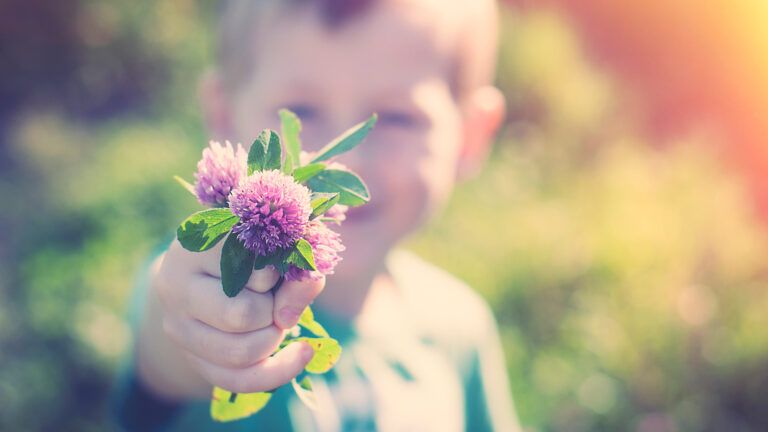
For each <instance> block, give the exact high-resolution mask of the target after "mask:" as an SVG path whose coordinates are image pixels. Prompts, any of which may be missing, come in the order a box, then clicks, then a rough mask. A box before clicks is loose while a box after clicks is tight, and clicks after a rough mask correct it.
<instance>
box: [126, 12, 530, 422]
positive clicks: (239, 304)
mask: <svg viewBox="0 0 768 432" xmlns="http://www.w3.org/2000/svg"><path fill="white" fill-rule="evenodd" d="M495 13H496V11H495V6H494V4H493V3H492V0H482V1H481V0H453V1H451V2H443V1H439V0H371V1H361V0H357V1H354V0H346V1H340V0H336V1H333V0H326V1H301V0H262V1H241V2H230V3H228V4H227V5H226V7H225V10H224V14H223V18H222V22H221V35H220V46H219V59H218V60H219V65H218V68H217V69H216V70H215V71H212V72H211V73H209V74H208V75H207V76H206V77H205V78H204V79H203V81H202V85H201V95H202V102H203V107H204V111H205V117H206V120H207V122H208V126H209V129H210V131H211V135H212V136H213V138H215V139H221V140H223V139H229V140H231V141H240V142H243V143H250V142H251V140H252V138H253V137H255V136H256V135H257V134H258V132H259V131H260V130H261V129H262V128H265V127H270V128H273V129H278V128H279V124H278V118H277V111H278V109H279V108H283V107H285V108H288V109H290V110H292V111H294V112H295V113H296V114H298V115H299V117H300V118H301V120H302V123H303V132H302V138H303V141H304V143H305V148H307V149H308V150H317V149H319V148H320V147H321V146H322V145H323V144H325V143H326V142H327V141H329V140H330V139H331V138H333V137H334V136H335V135H337V134H338V133H339V132H341V131H343V130H345V129H346V128H348V127H349V126H350V125H352V124H355V123H357V122H359V121H360V120H362V119H364V118H366V117H367V116H368V115H370V113H372V112H377V113H378V115H379V121H378V124H377V125H376V128H375V129H374V131H373V132H372V133H371V134H370V135H369V137H368V138H367V140H366V142H365V143H364V144H363V145H361V146H360V147H358V148H357V149H355V150H354V151H353V152H350V153H348V154H347V155H345V156H344V157H343V158H342V159H341V160H340V161H341V162H343V163H345V164H346V165H347V166H349V167H350V168H352V169H354V170H355V171H357V172H359V173H361V175H362V176H363V178H365V180H366V182H367V183H368V185H369V187H370V189H371V196H372V201H371V203H370V204H368V205H366V206H363V207H361V208H355V209H352V210H351V211H350V212H349V214H348V215H347V220H346V221H345V222H344V223H343V224H342V225H341V227H339V228H338V231H339V232H340V233H341V236H342V240H343V242H344V243H345V246H346V248H347V250H346V252H345V254H344V255H343V257H344V261H343V262H342V263H341V264H340V265H339V266H338V267H337V270H336V274H334V275H333V276H331V277H330V278H329V279H328V283H327V286H326V281H325V280H320V281H314V280H309V279H308V280H305V281H299V282H289V283H285V284H283V285H282V287H281V288H280V289H279V290H278V291H277V292H276V293H274V295H273V293H272V292H270V287H271V286H273V284H274V283H275V281H276V280H277V275H276V274H275V272H274V271H273V270H271V269H269V268H268V269H264V270H260V271H254V272H253V274H252V276H251V279H250V280H249V282H248V284H247V286H246V288H247V289H245V290H243V292H241V293H240V295H238V296H237V297H235V298H231V299H230V298H227V297H225V296H224V294H223V293H222V292H221V289H220V281H219V279H218V277H219V270H218V263H219V254H220V247H219V248H215V249H213V250H211V251H208V252H206V253H197V254H195V253H189V252H187V251H185V250H184V249H182V248H181V247H180V246H179V244H178V242H176V241H174V242H173V243H172V244H171V246H170V247H169V249H168V250H167V251H166V252H165V253H164V254H162V255H161V256H160V257H159V258H158V259H157V260H156V261H155V263H154V264H153V266H152V268H151V270H150V274H149V282H148V292H147V298H146V302H145V304H146V306H145V310H144V312H143V319H142V323H141V325H140V332H139V336H138V341H137V353H136V359H135V367H134V369H135V373H134V374H133V379H132V380H129V381H130V382H129V383H128V384H127V385H126V386H124V387H125V388H124V389H123V390H122V393H121V396H120V397H121V399H120V401H119V410H120V412H119V417H120V419H121V422H122V424H123V426H125V427H127V428H134V429H140V430H151V429H163V428H167V429H168V430H185V431H186V430H197V429H216V428H217V427H218V428H220V429H222V430H268V431H276V430H377V429H380V430H398V431H399V430H414V431H426V430H435V431H451V430H471V431H481V430H500V431H515V430H519V427H518V425H517V423H516V419H515V415H514V410H513V406H512V402H511V398H510V397H509V393H508V389H507V376H506V373H505V370H504V363H503V358H502V355H501V347H500V344H499V340H498V335H497V332H496V328H495V323H494V321H493V318H492V315H491V314H490V312H489V309H488V307H487V305H485V304H484V303H483V302H482V300H480V298H479V297H478V296H477V295H476V294H474V293H473V292H472V291H471V290H470V289H469V288H467V287H465V286H464V285H462V284H461V283H459V282H458V281H456V280H455V279H453V278H452V277H451V276H449V275H447V274H445V273H443V272H441V271H439V270H437V269H435V268H434V267H431V266H429V265H428V264H426V263H423V262H421V261H419V260H418V259H416V258H415V257H412V256H410V255H407V254H405V253H403V252H394V251H393V249H394V248H395V246H396V244H397V243H398V242H399V241H400V240H401V239H402V238H403V237H404V236H406V235H407V234H409V233H410V232H412V231H413V230H414V229H416V228H418V227H419V226H420V225H421V224H422V223H423V221H424V220H425V218H426V217H428V216H429V215H430V214H431V213H433V212H434V211H435V210H436V209H437V208H439V207H440V206H441V205H442V204H443V203H444V202H445V200H446V199H447V197H448V195H449V193H450V191H451V189H452V187H453V183H454V180H455V178H456V177H457V175H461V174H463V173H467V172H470V171H472V170H473V169H475V168H477V167H478V166H479V164H480V163H481V162H482V160H483V159H484V157H485V156H486V154H487V151H488V147H489V143H490V141H491V139H492V137H493V134H494V132H495V130H496V128H497V127H498V125H499V123H500V122H501V120H502V117H503V111H504V103H503V98H502V97H501V95H500V93H499V92H498V90H496V89H495V88H494V87H492V86H491V84H490V83H491V80H492V76H493V69H494V56H495V43H496V41H495V38H496V34H495V31H496V28H495V26H496V23H495V20H496V16H495ZM320 291H324V292H323V295H322V296H319V297H317V296H318V294H319V293H320ZM315 297H317V298H316V299H315ZM313 300H314V304H313V308H314V310H315V314H316V315H317V316H318V319H319V320H320V322H322V323H323V324H324V325H325V326H326V327H327V328H328V329H329V332H330V333H331V334H332V335H333V336H334V337H336V338H338V339H339V341H340V342H341V344H342V346H343V347H344V353H343V355H342V358H341V360H340V361H339V363H338V364H337V366H336V367H335V368H334V369H333V371H332V372H331V373H329V374H327V375H326V376H324V377H323V378H318V379H315V385H314V387H315V392H316V394H317V398H318V404H319V406H320V409H319V410H317V411H310V410H308V409H307V408H305V407H304V406H303V405H301V403H300V402H298V401H297V400H296V399H295V398H293V397H292V396H291V391H290V389H282V388H281V389H280V390H278V391H277V392H275V395H274V396H273V398H272V401H271V402H270V403H269V405H268V406H267V408H265V409H264V410H263V411H262V412H260V413H258V414H256V415H254V416H252V417H250V418H248V419H246V420H243V421H240V422H235V423H229V424H215V423H213V422H212V421H211V420H210V419H209V413H208V403H209V402H208V401H209V398H210V391H211V385H217V386H220V387H223V388H226V389H228V390H232V391H236V392H240V393H250V392H256V391H265V390H271V389H274V388H276V387H278V386H281V385H282V384H285V383H287V382H289V381H290V379H291V378H292V377H294V376H295V375H297V374H298V373H299V372H300V371H301V370H302V369H303V367H304V365H305V364H306V362H307V361H308V360H309V359H310V358H311V354H312V351H311V349H310V348H309V347H308V346H306V345H304V344H298V343H297V344H292V345H290V346H289V347H287V348H286V349H284V350H283V351H281V352H280V353H279V354H277V355H275V356H274V357H269V354H270V353H271V352H272V351H273V350H274V348H275V347H276V346H277V344H279V342H280V340H281V338H282V335H283V333H284V331H285V330H286V329H289V328H291V327H292V326H293V325H295V324H296V322H297V320H298V315H299V313H300V312H301V311H302V310H303V309H304V307H305V306H306V305H307V304H309V303H311V302H313Z"/></svg>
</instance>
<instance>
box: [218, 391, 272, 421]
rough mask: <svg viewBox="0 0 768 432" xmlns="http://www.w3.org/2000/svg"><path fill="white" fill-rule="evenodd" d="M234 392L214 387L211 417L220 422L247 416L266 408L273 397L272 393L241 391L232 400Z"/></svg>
mask: <svg viewBox="0 0 768 432" xmlns="http://www.w3.org/2000/svg"><path fill="white" fill-rule="evenodd" d="M231 395H232V392H229V391H227V390H224V389H222V388H219V387H214V388H213V396H212V399H211V418H212V419H214V420H216V421H220V422H230V421H233V420H239V419H242V418H246V417H248V416H251V415H253V414H256V413H257V412H259V411H261V409H262V408H264V407H265V406H266V405H267V403H268V402H269V400H270V399H271V398H272V393H268V392H260V393H239V394H238V395H237V398H236V399H235V401H234V402H230V396H231Z"/></svg>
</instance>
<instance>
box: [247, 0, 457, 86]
mask: <svg viewBox="0 0 768 432" xmlns="http://www.w3.org/2000/svg"><path fill="white" fill-rule="evenodd" d="M409 1H413V0H409ZM403 3H405V2H403V0H399V1H398V2H382V3H378V4H376V5H374V6H373V7H372V8H371V9H370V10H369V11H367V12H366V14H365V15H364V16H362V17H360V18H359V19H357V20H355V21H351V22H349V23H347V24H346V25H344V26H343V27H341V28H328V27H327V26H325V25H324V24H323V23H322V22H321V20H320V19H319V17H318V16H317V14H316V13H313V11H312V10H311V9H304V10H299V11H292V12H284V13H283V16H281V17H280V19H279V21H278V22H275V23H274V26H273V28H268V29H264V31H262V32H259V33H260V34H257V35H254V41H253V45H252V46H251V49H253V50H254V52H252V53H251V54H252V55H253V56H255V57H256V58H257V62H256V65H255V69H254V70H253V73H255V74H256V75H257V76H260V77H262V78H264V79H265V80H267V81H272V82H273V81H274V80H279V81H288V82H293V83H295V84H297V85H300V84H301V83H302V82H312V81H317V80H319V79H322V78H323V77H325V78H330V77H328V75H331V74H333V75H339V74H340V75H343V77H344V78H347V79H349V78H354V77H362V78H367V79H369V80H374V81H376V80H381V79H382V78H387V77H388V78H391V79H392V80H393V81H397V80H398V79H404V78H408V77H411V78H413V79H418V78H419V77H420V76H424V75H430V74H431V75H434V74H437V73H447V70H448V68H449V66H450V56H449V55H448V52H449V50H450V49H449V46H450V43H451V40H450V38H451V35H450V33H449V32H447V31H445V30H444V29H443V27H444V26H440V25H438V23H437V22H436V21H437V20H431V21H430V20H428V19H426V17H424V16H423V15H422V14H420V13H419V12H423V10H420V9H418V8H415V9H408V8H404V7H403ZM284 22H290V25H280V23H284ZM371 84H375V83H371Z"/></svg>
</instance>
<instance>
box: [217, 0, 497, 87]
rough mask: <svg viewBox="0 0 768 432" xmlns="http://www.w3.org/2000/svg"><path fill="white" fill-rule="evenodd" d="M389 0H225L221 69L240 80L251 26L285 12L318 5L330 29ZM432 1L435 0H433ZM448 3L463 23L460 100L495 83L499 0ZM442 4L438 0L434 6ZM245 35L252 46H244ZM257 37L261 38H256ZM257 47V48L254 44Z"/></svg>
mask: <svg viewBox="0 0 768 432" xmlns="http://www.w3.org/2000/svg"><path fill="white" fill-rule="evenodd" d="M381 1H386V0H227V1H225V2H223V4H222V6H221V12H220V19H219V24H218V39H217V44H216V60H217V62H218V68H219V73H220V74H221V76H222V79H223V81H224V87H225V89H227V90H233V89H234V88H235V85H236V84H238V83H242V81H243V80H244V79H246V78H247V76H248V74H249V73H250V72H251V69H252V68H253V67H254V66H255V59H254V58H253V57H254V53H255V51H253V50H252V48H253V47H252V46H250V44H251V43H253V42H254V38H251V37H250V36H253V31H254V30H253V29H254V28H255V29H261V28H266V27H268V26H269V23H270V22H273V20H274V19H277V18H278V17H279V15H280V13H281V12H290V11H291V10H293V9H298V8H299V7H304V6H309V5H311V6H314V7H315V8H316V11H317V12H318V13H319V14H320V16H321V18H322V19H323V22H324V23H325V25H326V26H327V27H328V28H329V29H337V28H340V27H342V26H343V25H344V24H346V23H348V22H350V21H352V20H353V19H355V17H356V16H358V15H360V14H362V13H364V12H365V11H366V10H367V9H368V8H370V7H372V6H373V5H374V4H376V3H379V2H381ZM432 3H436V2H434V1H432ZM437 4H442V5H443V6H442V7H444V8H456V9H460V12H457V15H458V16H460V18H459V19H457V20H455V21H458V22H459V23H460V28H459V29H458V35H457V37H456V38H455V40H456V43H455V46H454V47H453V48H454V49H453V53H452V57H451V59H450V61H451V68H450V74H451V76H450V84H451V88H452V90H453V93H454V96H455V97H457V99H458V100H461V99H462V98H463V97H464V96H465V95H466V94H468V93H469V92H470V91H471V90H474V89H476V88H478V87H480V86H482V85H486V84H491V83H492V82H493V78H494V75H495V69H496V55H497V53H496V49H497V39H498V23H497V20H498V16H497V15H498V12H497V8H496V2H495V0H450V1H447V2H444V3H443V2H437ZM436 7H438V6H436ZM244 40H247V41H248V43H247V44H246V46H248V48H249V51H248V52H247V53H244V52H243V49H242V47H243V45H244V44H243V41H244ZM257 43H258V42H257ZM256 51H258V50H256Z"/></svg>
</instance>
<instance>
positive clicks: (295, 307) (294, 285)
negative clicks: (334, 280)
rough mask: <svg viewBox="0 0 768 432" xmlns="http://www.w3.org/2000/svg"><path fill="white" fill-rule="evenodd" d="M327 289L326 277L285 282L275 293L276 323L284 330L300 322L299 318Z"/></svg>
mask: <svg viewBox="0 0 768 432" xmlns="http://www.w3.org/2000/svg"><path fill="white" fill-rule="evenodd" d="M323 287H325V277H324V276H322V277H320V278H317V279H315V278H311V277H308V278H304V279H303V280H300V281H285V282H284V283H283V285H282V286H281V287H280V289H279V290H277V292H276V293H275V307H274V314H275V315H274V322H275V325H276V326H278V327H279V328H281V329H283V330H287V329H290V328H291V327H293V326H295V325H296V323H297V322H299V316H300V315H301V313H302V312H303V311H304V309H306V307H307V306H308V305H309V304H310V303H312V300H314V299H315V297H317V295H318V294H320V291H322V290H323Z"/></svg>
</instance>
